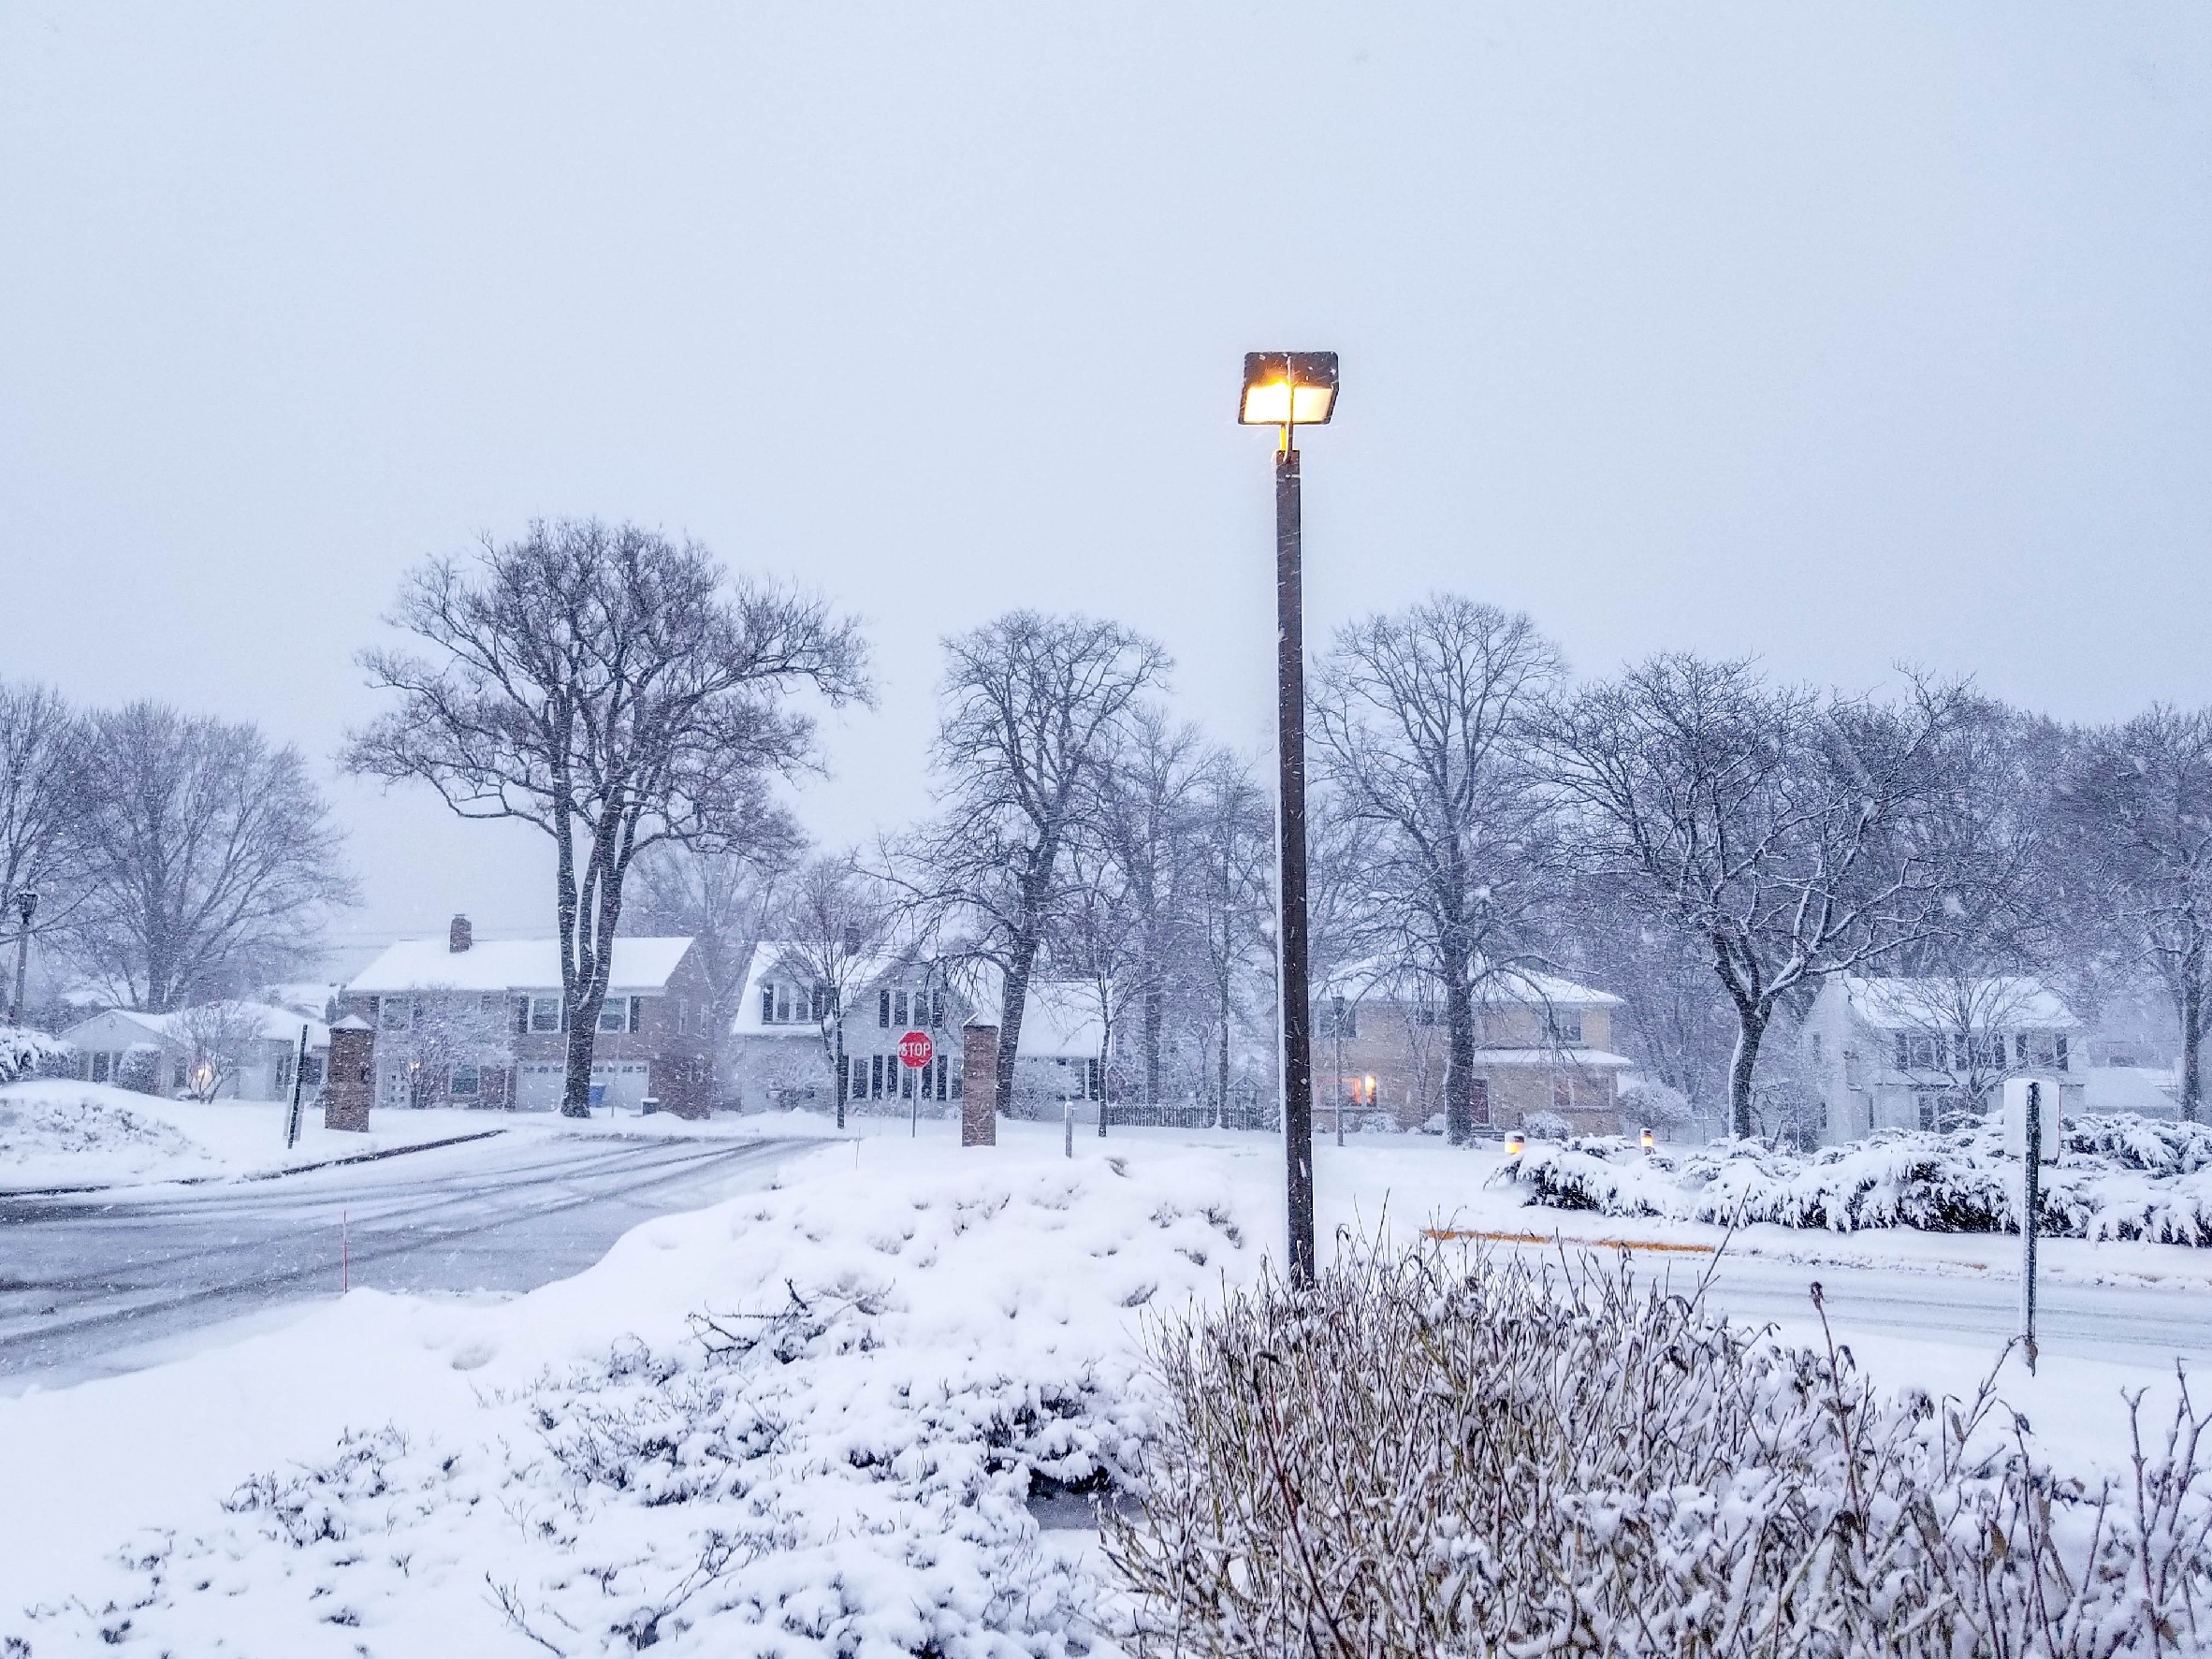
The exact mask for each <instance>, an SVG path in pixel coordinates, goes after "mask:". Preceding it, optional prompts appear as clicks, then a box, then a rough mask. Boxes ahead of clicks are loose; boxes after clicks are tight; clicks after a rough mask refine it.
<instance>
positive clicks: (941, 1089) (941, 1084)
mask: <svg viewBox="0 0 2212 1659" xmlns="http://www.w3.org/2000/svg"><path fill="white" fill-rule="evenodd" d="M944 1006H945V1003H944V998H943V997H939V998H938V1001H937V1007H938V1008H939V1011H942V1010H943V1008H944ZM937 1098H938V1099H940V1100H941V1099H944V1098H945V1056H944V1055H938V1057H937Z"/></svg>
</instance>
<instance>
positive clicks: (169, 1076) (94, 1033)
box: [61, 1002, 330, 1100]
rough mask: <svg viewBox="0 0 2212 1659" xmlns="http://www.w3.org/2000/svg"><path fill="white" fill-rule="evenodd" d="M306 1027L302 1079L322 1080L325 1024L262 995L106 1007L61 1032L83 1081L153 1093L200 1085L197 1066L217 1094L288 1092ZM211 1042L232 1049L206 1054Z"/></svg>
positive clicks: (258, 1096) (306, 1082) (247, 1096)
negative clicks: (149, 1009)
mask: <svg viewBox="0 0 2212 1659" xmlns="http://www.w3.org/2000/svg"><path fill="white" fill-rule="evenodd" d="M302 1026H305V1027H306V1029H307V1064H306V1066H305V1068H304V1070H303V1071H302V1073H301V1086H302V1087H304V1088H308V1089H317V1088H320V1087H321V1086H322V1084H323V1058H324V1056H325V1055H327V1054H328V1053H329V1049H330V1028H329V1027H328V1026H326V1025H325V1024H324V1023H323V1022H322V1021H321V1020H318V1019H315V1018H313V1017H312V1016H310V1015H305V1014H302V1013H300V1012H298V1011H297V1010H294V1009H290V1008H281V1007H278V1006H276V1005H274V1004H272V1003H265V1002H229V1003H219V1004H210V1005H207V1006H206V1007H205V1008H200V1009H183V1010H180V1011H177V1012H175V1013H141V1012H139V1011H137V1010H135V1009H127V1008H111V1009H107V1010H104V1011H101V1012H99V1013H96V1014H94V1015H93V1016H92V1017H91V1018H90V1019H86V1020H80V1021H79V1022H78V1023H77V1024H76V1025H74V1026H70V1027H69V1028H68V1029H67V1030H66V1031H65V1032H63V1033H62V1034H61V1035H62V1040H63V1041H65V1042H67V1043H70V1044H72V1045H73V1046H74V1047H75V1048H76V1050H77V1075H78V1076H79V1077H80V1078H82V1079H83V1080H84V1081H85V1082H87V1083H115V1084H124V1085H125V1086H128V1087H133V1088H143V1089H145V1090H147V1091H148V1092H149V1093H152V1094H157V1095H181V1094H185V1093H188V1092H190V1093H197V1092H200V1091H201V1090H202V1089H203V1088H204V1087H205V1086H206V1084H205V1083H204V1082H203V1081H202V1069H203V1068H211V1070H209V1071H207V1072H206V1073H205V1075H206V1077H207V1078H208V1079H211V1080H212V1081H213V1082H214V1085H215V1090H214V1098H215V1099H221V1100H283V1099H290V1098H291V1094H292V1071H293V1066H294V1063H295V1061H296V1059H297V1057H298V1045H299V1032H300V1028H301V1027H302ZM211 1047H213V1048H220V1049H224V1050H227V1051H230V1052H228V1053H226V1054H224V1055H211V1054H210V1052H209V1050H210V1049H211Z"/></svg>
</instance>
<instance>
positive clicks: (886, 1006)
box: [876, 991, 891, 1030]
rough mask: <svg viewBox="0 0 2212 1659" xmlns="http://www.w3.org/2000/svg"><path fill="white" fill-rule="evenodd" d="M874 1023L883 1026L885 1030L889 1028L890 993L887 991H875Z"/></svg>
mask: <svg viewBox="0 0 2212 1659" xmlns="http://www.w3.org/2000/svg"><path fill="white" fill-rule="evenodd" d="M876 1024H877V1025H879V1026H883V1027H884V1028H885V1029H886V1030H888V1029H890V1026H891V993H890V992H888V991H878V992H877V993H876Z"/></svg>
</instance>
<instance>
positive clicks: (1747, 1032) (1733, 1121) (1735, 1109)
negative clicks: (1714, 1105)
mask: <svg viewBox="0 0 2212 1659" xmlns="http://www.w3.org/2000/svg"><path fill="white" fill-rule="evenodd" d="M1766 1035H1767V1016H1766V1015H1765V1014H1764V1013H1760V1012H1757V1011H1754V1010H1751V1009H1745V1008H1739V1009H1738V1010H1737V1011H1736V1052H1735V1054H1734V1055H1731V1056H1730V1057H1729V1060H1728V1131H1729V1133H1731V1134H1734V1135H1741V1136H1744V1137H1747V1138H1748V1137H1749V1136H1750V1135H1751V1134H1752V1132H1753V1125H1752V1074H1753V1073H1754V1071H1755V1070H1757V1069H1758V1064H1759V1044H1760V1042H1761V1041H1764V1040H1765V1038H1766Z"/></svg>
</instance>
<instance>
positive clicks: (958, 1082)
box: [938, 1059, 966, 1100]
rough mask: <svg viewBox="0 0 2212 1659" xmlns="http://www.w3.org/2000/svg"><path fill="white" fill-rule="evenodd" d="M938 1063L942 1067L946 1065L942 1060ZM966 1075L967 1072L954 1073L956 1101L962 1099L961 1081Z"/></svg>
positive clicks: (954, 1095)
mask: <svg viewBox="0 0 2212 1659" xmlns="http://www.w3.org/2000/svg"><path fill="white" fill-rule="evenodd" d="M938 1063H939V1065H940V1066H941V1065H942V1064H944V1062H943V1061H942V1060H941V1059H940V1060H939V1062H938ZM965 1075H966V1073H965V1072H960V1071H955V1072H953V1099H955V1100H957V1099H959V1098H960V1090H961V1086H962V1084H961V1079H962V1078H963V1077H964V1076H965Z"/></svg>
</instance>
